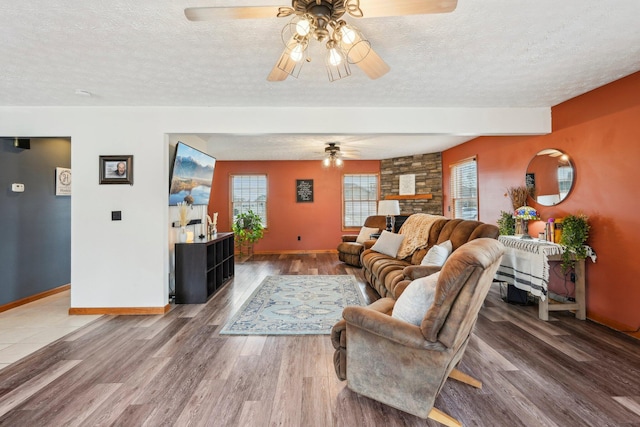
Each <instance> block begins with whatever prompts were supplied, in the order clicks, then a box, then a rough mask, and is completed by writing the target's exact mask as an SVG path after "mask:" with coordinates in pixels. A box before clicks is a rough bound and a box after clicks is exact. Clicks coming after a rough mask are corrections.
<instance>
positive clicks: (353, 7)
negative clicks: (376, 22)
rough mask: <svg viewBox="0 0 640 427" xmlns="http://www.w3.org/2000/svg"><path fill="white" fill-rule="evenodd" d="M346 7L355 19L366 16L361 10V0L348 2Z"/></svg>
mask: <svg viewBox="0 0 640 427" xmlns="http://www.w3.org/2000/svg"><path fill="white" fill-rule="evenodd" d="M345 6H346V8H347V12H349V15H351V16H353V17H354V18H362V17H363V16H364V14H363V13H362V9H360V0H347V1H346V2H345Z"/></svg>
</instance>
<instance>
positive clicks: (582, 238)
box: [560, 214, 591, 272]
mask: <svg viewBox="0 0 640 427" xmlns="http://www.w3.org/2000/svg"><path fill="white" fill-rule="evenodd" d="M589 228H591V227H590V226H589V222H588V218H587V216H586V215H584V214H578V215H567V216H565V217H564V219H563V220H562V235H561V237H560V244H561V245H562V246H563V247H564V252H563V253H562V270H563V271H565V272H566V271H568V270H569V269H571V268H573V267H574V265H575V261H576V260H582V259H585V258H586V257H587V248H586V247H585V243H586V241H587V239H588V238H589Z"/></svg>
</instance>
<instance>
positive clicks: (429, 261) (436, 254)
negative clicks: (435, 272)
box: [420, 240, 453, 267]
mask: <svg viewBox="0 0 640 427" xmlns="http://www.w3.org/2000/svg"><path fill="white" fill-rule="evenodd" d="M451 252H453V245H452V244H451V240H447V241H446V242H442V243H440V244H439V245H435V246H434V247H432V248H431V249H429V252H427V254H426V255H425V256H424V258H422V262H421V263H420V265H428V266H433V267H442V266H443V265H444V263H445V261H446V260H447V258H449V255H451Z"/></svg>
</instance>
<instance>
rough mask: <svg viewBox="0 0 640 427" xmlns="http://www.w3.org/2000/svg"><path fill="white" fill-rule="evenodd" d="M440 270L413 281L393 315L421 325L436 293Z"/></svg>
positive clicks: (400, 299)
mask: <svg viewBox="0 0 640 427" xmlns="http://www.w3.org/2000/svg"><path fill="white" fill-rule="evenodd" d="M438 277H440V272H437V273H434V274H432V275H431V276H426V277H421V278H420V279H416V280H414V281H412V282H411V283H410V284H409V286H407V289H405V290H404V292H403V293H402V295H400V298H398V300H397V301H396V304H395V305H394V306H393V312H392V313H391V317H395V318H396V319H399V320H404V321H405V322H407V323H411V324H413V325H416V326H420V324H421V323H422V319H423V318H424V315H425V314H426V313H427V311H428V310H429V308H430V307H431V305H432V304H433V300H434V298H435V294H436V285H437V284H438Z"/></svg>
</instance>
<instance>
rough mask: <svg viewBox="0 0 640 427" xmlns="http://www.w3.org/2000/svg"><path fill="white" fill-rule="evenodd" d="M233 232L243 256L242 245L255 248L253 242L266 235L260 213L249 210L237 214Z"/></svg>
mask: <svg viewBox="0 0 640 427" xmlns="http://www.w3.org/2000/svg"><path fill="white" fill-rule="evenodd" d="M233 232H234V233H235V238H236V243H237V245H238V247H239V249H240V255H241V256H242V247H243V246H246V247H249V248H253V244H254V243H255V242H257V241H258V240H260V239H262V238H263V237H264V226H263V225H262V218H261V217H260V215H258V214H256V213H254V212H253V211H251V210H249V211H247V212H243V213H241V214H238V215H237V216H236V219H235V220H234V222H233Z"/></svg>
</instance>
